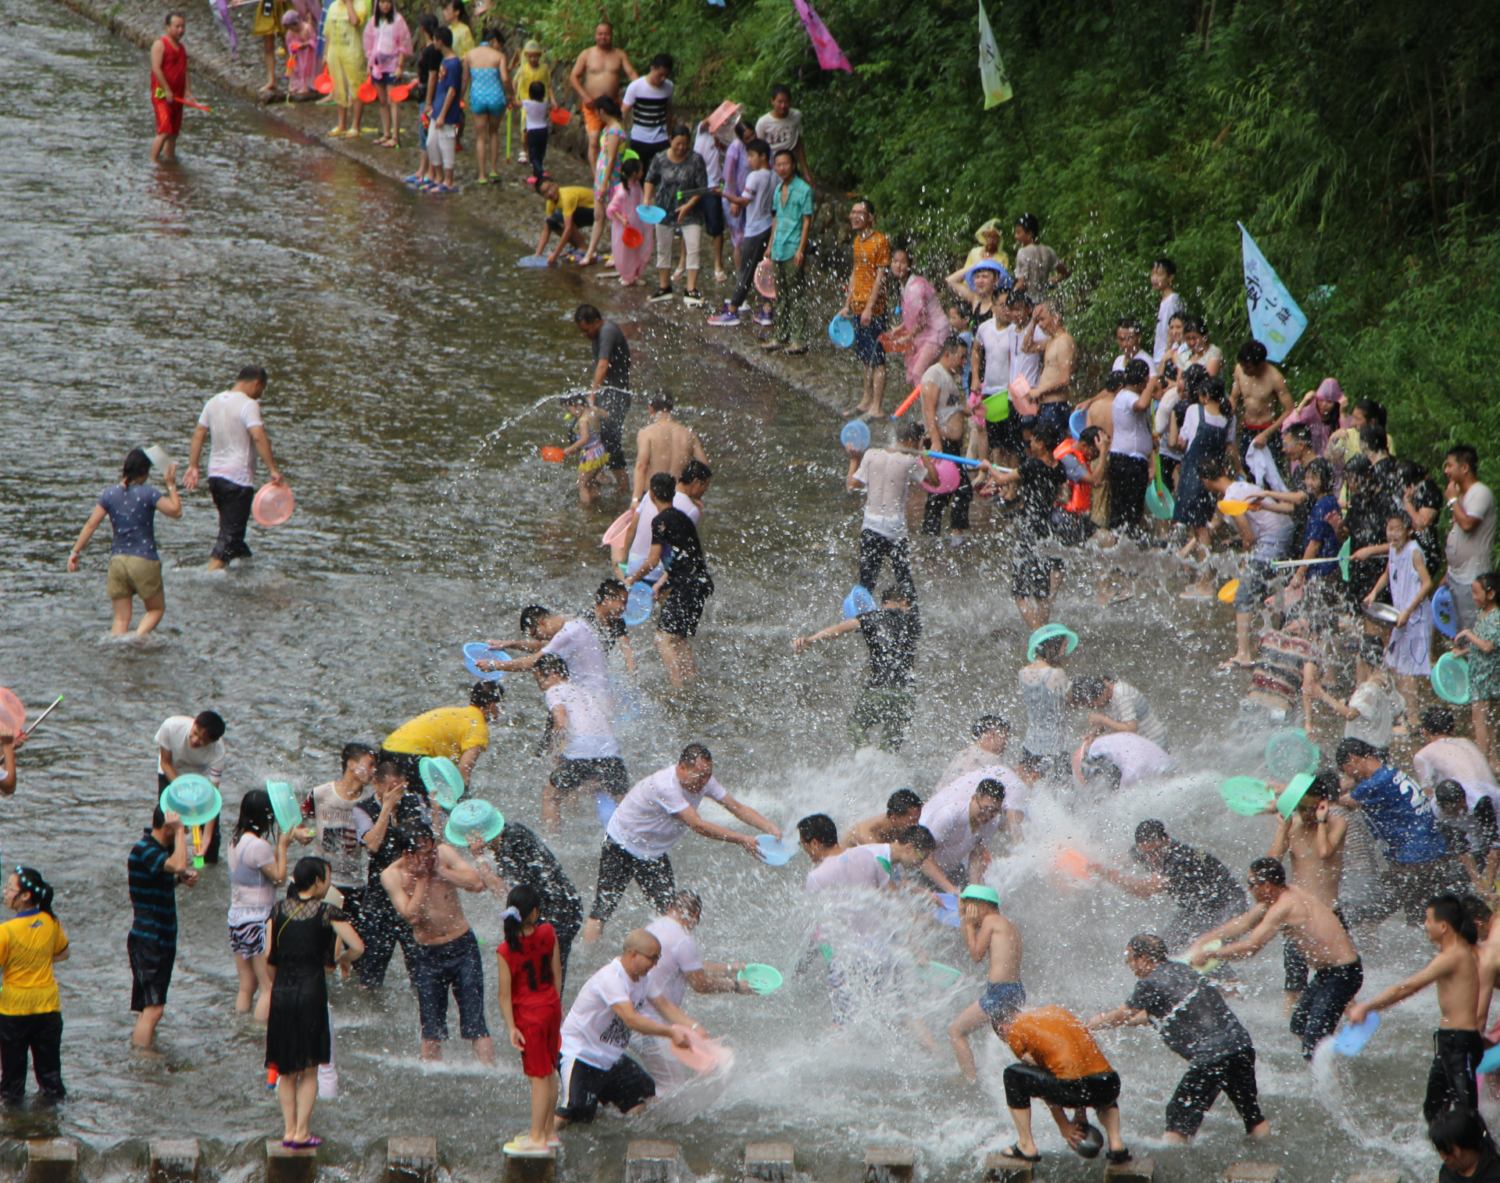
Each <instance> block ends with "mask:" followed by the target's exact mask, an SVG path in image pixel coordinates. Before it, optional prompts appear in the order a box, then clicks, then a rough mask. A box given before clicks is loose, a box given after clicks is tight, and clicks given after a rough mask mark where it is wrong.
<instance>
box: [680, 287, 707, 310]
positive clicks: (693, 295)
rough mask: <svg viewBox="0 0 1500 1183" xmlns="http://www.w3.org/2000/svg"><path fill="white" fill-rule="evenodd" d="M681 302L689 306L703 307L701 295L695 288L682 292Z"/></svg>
mask: <svg viewBox="0 0 1500 1183" xmlns="http://www.w3.org/2000/svg"><path fill="white" fill-rule="evenodd" d="M682 302H683V303H684V304H686V305H687V306H688V307H689V308H702V307H703V296H702V294H701V293H700V292H698V290H697V289H696V288H695V289H694V290H693V291H691V292H684V293H683V294H682Z"/></svg>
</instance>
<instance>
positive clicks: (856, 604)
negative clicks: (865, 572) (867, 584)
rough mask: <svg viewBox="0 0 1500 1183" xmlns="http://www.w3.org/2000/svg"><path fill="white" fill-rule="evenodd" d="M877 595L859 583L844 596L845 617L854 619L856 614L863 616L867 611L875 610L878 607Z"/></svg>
mask: <svg viewBox="0 0 1500 1183" xmlns="http://www.w3.org/2000/svg"><path fill="white" fill-rule="evenodd" d="M878 606H879V605H877V604H876V603H875V597H874V596H872V595H871V594H870V593H869V590H868V589H866V588H863V587H860V586H858V585H855V587H854V589H853V590H852V591H850V593H849V594H848V595H847V596H845V597H844V619H845V620H853V619H854V618H855V617H856V616H863V615H864V614H865V613H866V612H873V611H875V609H876V608H877V607H878Z"/></svg>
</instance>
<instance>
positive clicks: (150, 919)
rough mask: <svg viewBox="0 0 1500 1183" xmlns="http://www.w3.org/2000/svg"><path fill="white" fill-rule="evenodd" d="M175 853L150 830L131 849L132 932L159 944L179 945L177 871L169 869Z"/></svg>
mask: <svg viewBox="0 0 1500 1183" xmlns="http://www.w3.org/2000/svg"><path fill="white" fill-rule="evenodd" d="M171 857H172V852H171V851H169V850H168V849H167V848H166V847H165V846H163V845H162V844H161V843H160V842H158V841H157V840H156V837H155V836H154V835H153V834H152V833H151V831H150V830H147V831H146V832H145V833H144V834H143V835H142V836H141V840H140V841H139V842H137V843H136V844H135V846H133V847H132V848H131V851H130V858H129V859H127V860H126V864H125V865H126V866H127V867H128V868H129V871H130V906H131V907H132V908H134V909H135V920H134V922H133V923H132V924H131V926H130V931H131V934H132V935H134V936H137V937H142V938H144V939H145V940H148V941H155V942H156V943H157V944H159V945H171V946H175V945H176V944H177V874H176V872H174V871H168V870H166V865H167V860H168V859H169V858H171Z"/></svg>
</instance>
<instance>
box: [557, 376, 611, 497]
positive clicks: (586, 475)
mask: <svg viewBox="0 0 1500 1183" xmlns="http://www.w3.org/2000/svg"><path fill="white" fill-rule="evenodd" d="M563 408H564V409H565V410H566V411H567V412H568V414H570V415H572V416H573V418H574V420H575V422H576V424H577V429H578V438H577V440H575V441H574V442H573V443H571V444H569V445H568V446H567V447H566V448H564V449H563V455H564V456H571V455H573V453H575V452H582V453H583V454H582V456H580V457H579V460H578V500H579V502H580V503H582V504H583V505H592V504H593V503H594V500H595V499H596V498H597V497H598V496H599V473H600V472H601V471H602V470H603V468H604V462H605V460H606V459H607V458H608V457H607V456H606V454H605V450H604V440H603V438H602V437H601V436H600V435H599V419H600V412H599V409H598V408H597V407H591V406H589V400H588V398H587V397H586V396H585V395H582V394H570V395H568V397H567V398H565V399H564V400H563Z"/></svg>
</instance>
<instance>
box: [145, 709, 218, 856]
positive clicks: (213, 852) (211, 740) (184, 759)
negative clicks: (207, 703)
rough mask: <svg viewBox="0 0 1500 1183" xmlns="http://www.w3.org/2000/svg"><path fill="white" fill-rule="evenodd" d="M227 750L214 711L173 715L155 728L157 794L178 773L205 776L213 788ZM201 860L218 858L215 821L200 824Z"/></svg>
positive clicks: (216, 784) (216, 714)
mask: <svg viewBox="0 0 1500 1183" xmlns="http://www.w3.org/2000/svg"><path fill="white" fill-rule="evenodd" d="M228 757H229V751H228V749H227V748H225V746H224V720H223V718H222V717H221V716H220V715H219V713H218V712H217V711H199V712H198V714H197V715H173V716H172V717H171V718H169V719H167V720H166V722H164V723H163V724H162V725H161V726H160V727H158V728H157V729H156V789H157V792H158V793H160V792H161V790H162V789H164V788H166V787H167V786H168V785H169V784H171V783H172V782H173V781H174V780H176V779H177V778H178V777H179V776H188V775H189V774H191V775H194V776H202V777H207V778H208V779H209V780H211V781H212V782H213V783H214V786H215V787H217V786H218V784H219V778H220V777H222V776H223V775H224V764H225V761H226V760H227V759H228ZM203 861H204V862H206V863H216V862H218V861H219V823H218V821H217V820H215V821H211V822H209V823H208V824H207V825H206V826H204V827H203Z"/></svg>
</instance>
